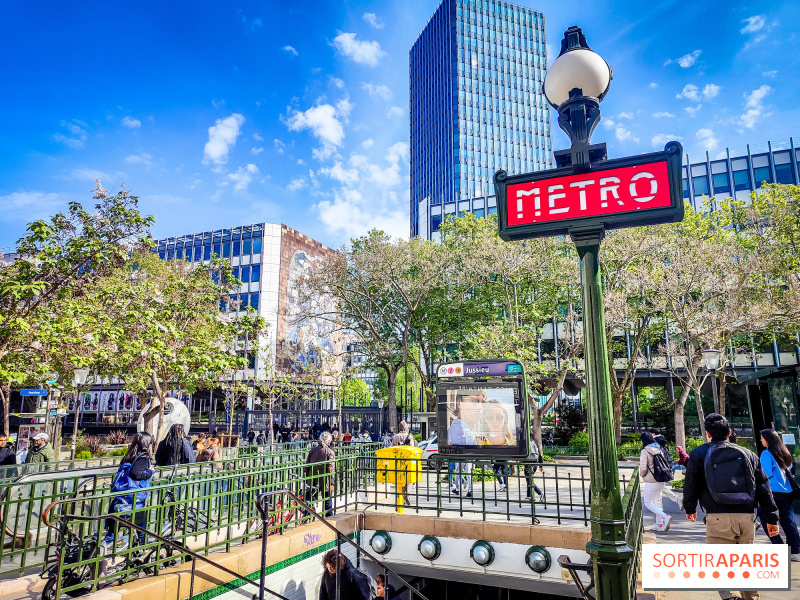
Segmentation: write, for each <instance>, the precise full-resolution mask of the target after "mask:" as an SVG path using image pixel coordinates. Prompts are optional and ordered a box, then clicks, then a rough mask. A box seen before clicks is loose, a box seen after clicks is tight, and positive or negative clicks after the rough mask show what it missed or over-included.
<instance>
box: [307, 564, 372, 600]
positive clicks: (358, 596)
mask: <svg viewBox="0 0 800 600" xmlns="http://www.w3.org/2000/svg"><path fill="white" fill-rule="evenodd" d="M343 558H344V568H343V569H342V570H341V571H339V598H340V599H341V600H370V599H371V598H372V588H371V587H370V585H369V578H368V577H367V575H366V574H364V573H362V572H361V571H359V570H358V569H356V568H355V567H354V566H353V563H351V562H350V559H349V558H347V557H346V556H344V557H343ZM323 569H324V571H323V572H322V581H320V584H319V600H336V573H334V574H333V575H331V574H330V573H329V572H328V568H327V567H323Z"/></svg>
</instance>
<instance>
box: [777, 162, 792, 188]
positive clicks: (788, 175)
mask: <svg viewBox="0 0 800 600" xmlns="http://www.w3.org/2000/svg"><path fill="white" fill-rule="evenodd" d="M775 181H776V183H794V173H792V165H791V164H785V165H775Z"/></svg>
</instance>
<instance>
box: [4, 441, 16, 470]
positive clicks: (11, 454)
mask: <svg viewBox="0 0 800 600" xmlns="http://www.w3.org/2000/svg"><path fill="white" fill-rule="evenodd" d="M16 464H17V453H16V452H15V451H14V446H12V445H11V444H9V443H8V436H6V434H5V433H0V467H7V466H11V465H16Z"/></svg>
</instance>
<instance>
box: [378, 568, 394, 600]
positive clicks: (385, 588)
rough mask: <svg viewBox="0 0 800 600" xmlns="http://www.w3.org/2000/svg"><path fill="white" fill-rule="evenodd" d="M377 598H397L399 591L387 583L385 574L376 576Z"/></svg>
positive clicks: (385, 599) (388, 599)
mask: <svg viewBox="0 0 800 600" xmlns="http://www.w3.org/2000/svg"><path fill="white" fill-rule="evenodd" d="M375 588H376V590H377V591H376V593H375V597H376V598H384V600H392V599H393V598H396V597H397V590H396V589H395V587H394V586H393V585H392V584H391V583H388V584H387V583H386V578H384V576H383V574H381V573H378V574H377V575H376V576H375Z"/></svg>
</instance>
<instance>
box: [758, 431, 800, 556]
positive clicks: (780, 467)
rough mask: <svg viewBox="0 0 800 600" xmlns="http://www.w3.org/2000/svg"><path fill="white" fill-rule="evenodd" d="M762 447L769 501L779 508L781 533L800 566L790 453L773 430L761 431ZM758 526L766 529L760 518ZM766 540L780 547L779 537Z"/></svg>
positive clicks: (798, 534)
mask: <svg viewBox="0 0 800 600" xmlns="http://www.w3.org/2000/svg"><path fill="white" fill-rule="evenodd" d="M761 445H762V446H763V447H764V451H763V452H762V453H761V457H760V460H761V468H762V469H764V474H765V475H766V476H767V477H768V478H769V487H770V489H771V490H772V497H773V499H774V500H775V504H776V506H777V507H778V520H779V521H780V524H781V527H783V533H784V534H786V542H787V543H788V544H789V546H790V547H791V550H792V552H791V554H792V560H793V561H795V562H800V533H798V531H797V523H796V521H795V519H794V509H793V508H792V503H793V502H794V500H795V498H793V496H792V483H791V481H790V479H792V478H794V474H793V473H792V471H791V469H792V467H793V466H794V462H793V461H792V453H791V452H789V449H788V448H787V447H786V444H784V443H783V440H782V439H781V436H780V435H778V433H777V432H776V431H775V430H774V429H762V430H761ZM759 517H761V515H759ZM761 524H762V525H765V519H764V518H761ZM765 531H766V528H765ZM769 539H770V541H771V542H772V543H773V544H783V539H782V538H781V536H780V534H779V535H774V536H772V537H770V538H769Z"/></svg>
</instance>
